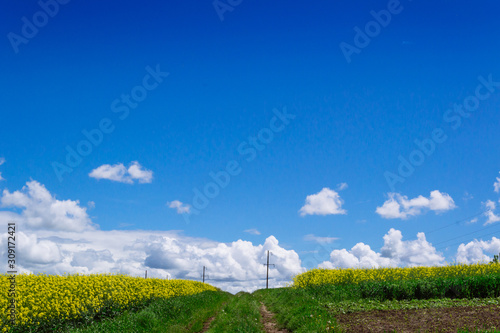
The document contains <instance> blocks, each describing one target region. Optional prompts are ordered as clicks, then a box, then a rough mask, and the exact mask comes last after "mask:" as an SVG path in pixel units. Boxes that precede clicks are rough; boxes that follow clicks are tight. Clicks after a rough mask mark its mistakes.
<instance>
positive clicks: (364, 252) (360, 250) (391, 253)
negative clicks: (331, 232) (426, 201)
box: [320, 228, 444, 268]
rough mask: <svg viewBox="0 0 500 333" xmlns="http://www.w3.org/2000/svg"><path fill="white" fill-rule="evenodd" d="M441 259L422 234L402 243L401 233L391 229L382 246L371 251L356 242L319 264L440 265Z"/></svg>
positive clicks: (442, 258)
mask: <svg viewBox="0 0 500 333" xmlns="http://www.w3.org/2000/svg"><path fill="white" fill-rule="evenodd" d="M443 264H444V257H443V256H442V255H441V254H440V253H438V252H436V249H435V248H434V247H433V246H432V245H431V244H430V243H429V242H427V240H426V238H425V234H424V233H423V232H420V233H418V234H417V239H416V240H411V241H410V240H409V241H403V235H402V234H401V231H399V230H395V229H393V228H391V229H390V230H389V232H388V233H387V234H386V235H385V236H384V246H383V247H382V248H381V250H380V252H375V251H374V250H372V249H371V248H370V246H369V245H367V244H364V243H358V244H356V245H354V246H353V247H352V248H351V249H350V250H347V249H341V250H333V251H332V253H331V254H330V260H329V261H325V262H323V263H321V264H320V267H324V268H338V267H341V268H350V267H363V268H372V267H375V268H378V267H396V266H410V267H412V266H436V265H443Z"/></svg>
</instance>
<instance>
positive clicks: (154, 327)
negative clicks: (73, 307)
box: [69, 291, 232, 333]
mask: <svg viewBox="0 0 500 333" xmlns="http://www.w3.org/2000/svg"><path fill="white" fill-rule="evenodd" d="M231 297H232V296H231V295H230V294H229V293H225V292H219V291H205V292H203V293H200V294H196V295H191V296H179V297H173V298H168V299H157V300H154V301H153V302H151V304H149V305H148V306H147V307H146V308H144V309H143V310H141V311H138V312H126V313H124V314H122V315H119V316H117V317H115V318H109V319H106V320H103V321H100V322H95V323H93V324H91V325H89V326H86V327H83V328H76V329H72V330H69V332H74V333H76V332H78V333H91V332H96V333H97V332H104V333H106V332H153V333H154V332H172V333H175V332H199V331H201V329H202V328H203V323H204V322H205V321H206V320H208V318H210V317H212V316H214V315H215V314H216V312H217V311H218V310H219V308H220V307H221V306H222V304H223V303H224V302H227V301H229V299H230V298H231Z"/></svg>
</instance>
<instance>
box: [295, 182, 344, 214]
mask: <svg viewBox="0 0 500 333" xmlns="http://www.w3.org/2000/svg"><path fill="white" fill-rule="evenodd" d="M343 203H344V201H343V200H342V198H341V197H340V196H339V194H338V193H337V192H335V191H333V190H331V189H329V188H327V187H325V188H323V189H322V190H321V191H320V192H319V193H316V194H311V195H308V196H307V197H306V204H305V205H304V206H303V207H302V208H301V209H300V210H299V212H300V215H301V216H305V215H336V214H346V213H347V212H346V211H345V210H344V209H342V204H343Z"/></svg>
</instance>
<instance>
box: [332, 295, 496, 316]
mask: <svg viewBox="0 0 500 333" xmlns="http://www.w3.org/2000/svg"><path fill="white" fill-rule="evenodd" d="M325 305H326V306H327V307H328V308H329V309H330V310H331V311H332V313H334V314H346V313H352V312H358V311H371V310H410V309H430V308H450V307H456V306H486V305H500V298H498V297H497V298H473V299H449V298H440V299H428V300H427V299H426V300H417V299H414V300H402V301H394V300H387V301H378V300H371V299H362V300H355V301H340V302H333V303H328V304H325Z"/></svg>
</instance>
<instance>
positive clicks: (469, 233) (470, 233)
mask: <svg viewBox="0 0 500 333" xmlns="http://www.w3.org/2000/svg"><path fill="white" fill-rule="evenodd" d="M492 227H496V224H491V225H489V226H487V227H484V228H482V229H480V230H476V231H472V232H468V233H466V234H462V235H460V236H457V237H453V238H450V239H448V240H445V241H442V242H439V243H436V244H433V245H434V246H436V245H439V244H444V243H447V242H449V241H452V240H455V239H458V238H462V237H465V236H469V235H473V234H476V233H478V232H481V231H484V230H486V229H489V228H492Z"/></svg>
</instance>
